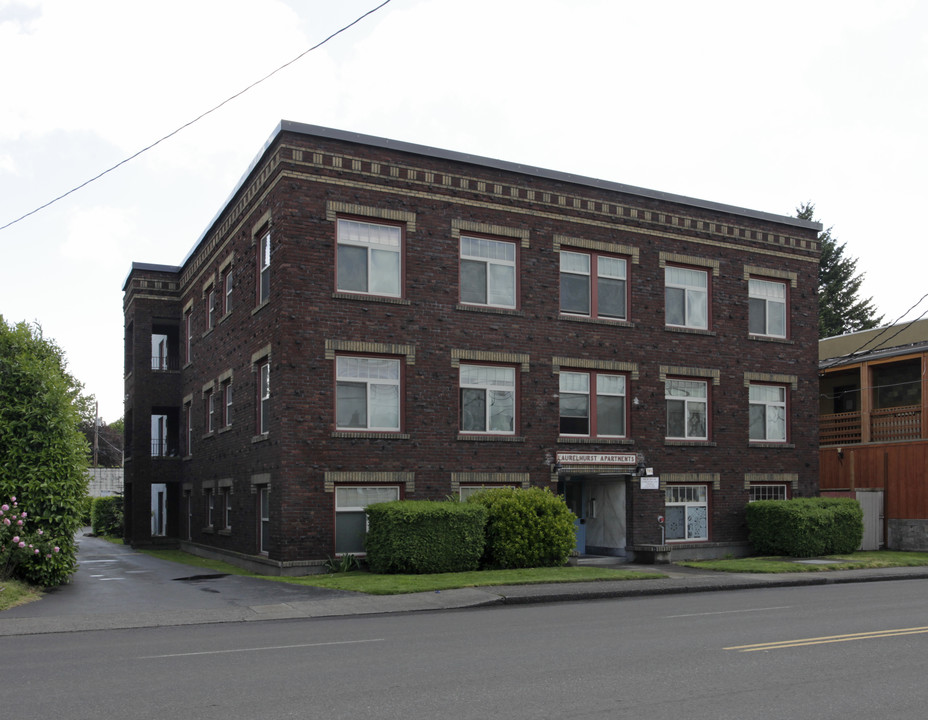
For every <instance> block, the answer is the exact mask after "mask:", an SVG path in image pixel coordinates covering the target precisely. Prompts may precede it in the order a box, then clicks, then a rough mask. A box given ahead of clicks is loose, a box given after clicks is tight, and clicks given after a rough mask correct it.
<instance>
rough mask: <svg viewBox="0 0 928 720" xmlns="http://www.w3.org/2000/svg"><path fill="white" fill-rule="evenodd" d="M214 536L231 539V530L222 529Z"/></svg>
mask: <svg viewBox="0 0 928 720" xmlns="http://www.w3.org/2000/svg"><path fill="white" fill-rule="evenodd" d="M216 534H217V535H222V536H223V537H232V528H223V529H222V530H219V531H218V532H217V533H216Z"/></svg>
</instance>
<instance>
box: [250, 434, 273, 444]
mask: <svg viewBox="0 0 928 720" xmlns="http://www.w3.org/2000/svg"><path fill="white" fill-rule="evenodd" d="M269 437H270V433H263V434H262V435H255V436H254V437H252V438H251V444H252V445H254V444H255V443H260V442H264V441H265V440H267V439H268V438H269Z"/></svg>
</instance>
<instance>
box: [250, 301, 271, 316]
mask: <svg viewBox="0 0 928 720" xmlns="http://www.w3.org/2000/svg"><path fill="white" fill-rule="evenodd" d="M270 304H271V301H270V299H268V300H265V301H264V302H262V303H259V304H258V305H257V306H256V307H255V309H254V310H252V311H251V314H252V315H257V314H258V313H259V312H261V311H262V310H263V309H264V308H266V307H267V306H268V305H270Z"/></svg>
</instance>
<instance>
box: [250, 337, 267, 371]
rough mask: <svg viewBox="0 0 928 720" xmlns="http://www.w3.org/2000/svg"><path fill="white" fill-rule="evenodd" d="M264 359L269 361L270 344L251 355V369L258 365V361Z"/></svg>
mask: <svg viewBox="0 0 928 720" xmlns="http://www.w3.org/2000/svg"><path fill="white" fill-rule="evenodd" d="M264 358H267V359H268V360H270V358H271V344H270V343H268V344H267V345H265V346H264V347H263V348H261V349H260V350H255V352H253V353H252V354H251V364H252V369H254V366H255V365H257V364H258V361H259V360H264Z"/></svg>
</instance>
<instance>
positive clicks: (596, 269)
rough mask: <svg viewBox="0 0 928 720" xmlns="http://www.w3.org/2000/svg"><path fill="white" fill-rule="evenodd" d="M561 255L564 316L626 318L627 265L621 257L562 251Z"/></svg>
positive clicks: (562, 309) (562, 308) (562, 310)
mask: <svg viewBox="0 0 928 720" xmlns="http://www.w3.org/2000/svg"><path fill="white" fill-rule="evenodd" d="M560 255H561V259H560V268H561V312H562V313H563V314H565V315H579V316H581V317H591V318H606V319H609V320H625V319H626V318H627V309H626V300H627V296H626V271H627V263H626V261H625V260H624V259H623V258H618V257H613V256H611V255H600V254H598V253H581V252H576V251H573V250H571V251H568V250H561V253H560Z"/></svg>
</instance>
